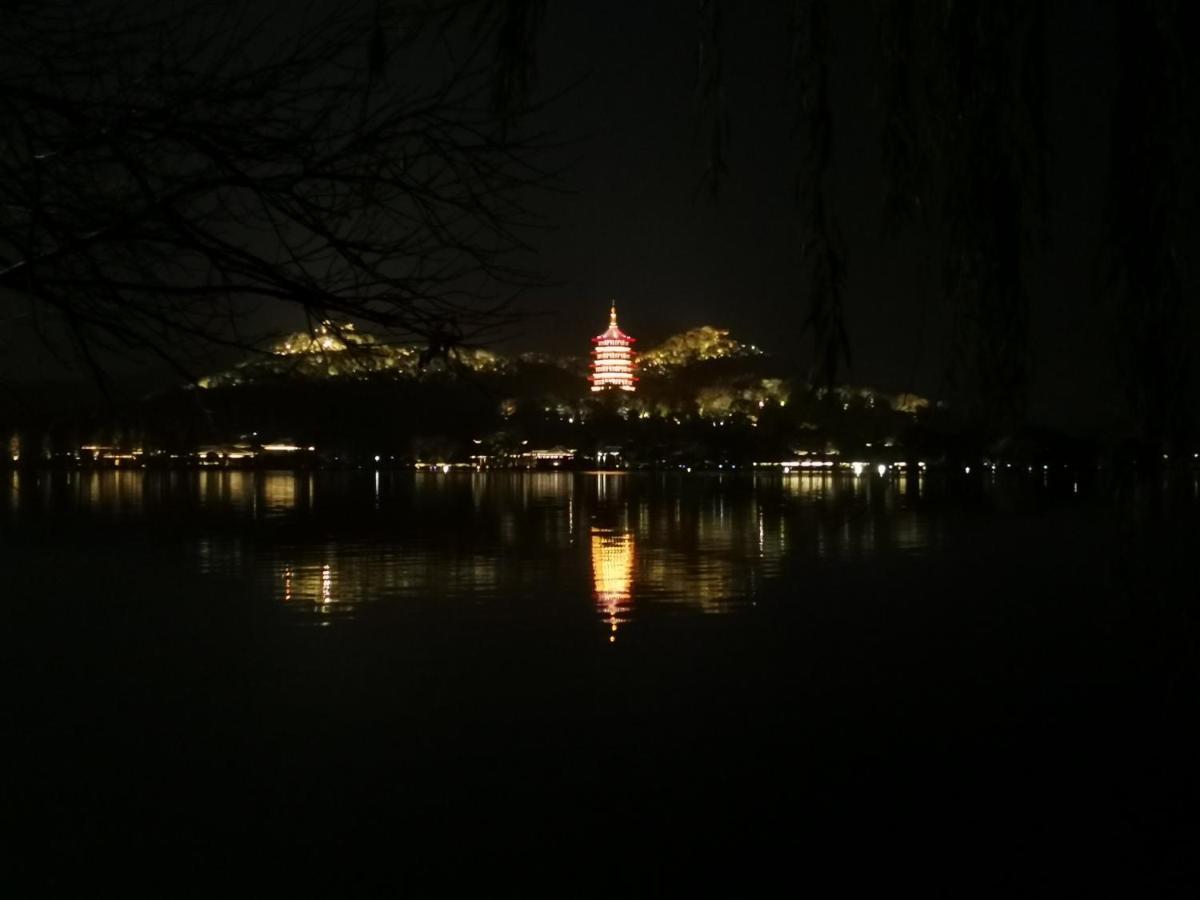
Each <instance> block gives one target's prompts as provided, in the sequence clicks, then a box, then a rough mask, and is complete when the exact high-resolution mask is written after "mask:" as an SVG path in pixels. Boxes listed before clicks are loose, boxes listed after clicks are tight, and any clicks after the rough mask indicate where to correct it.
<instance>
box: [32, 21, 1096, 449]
mask: <svg viewBox="0 0 1200 900" xmlns="http://www.w3.org/2000/svg"><path fill="white" fill-rule="evenodd" d="M830 5H831V7H832V10H833V21H832V80H831V99H832V105H833V111H834V143H833V156H832V171H831V173H830V194H831V198H832V205H833V209H834V211H835V213H836V215H837V216H838V218H839V219H840V222H841V227H842V231H843V233H844V236H845V242H846V249H847V284H846V297H845V306H846V310H847V316H848V326H849V333H850V341H851V347H852V351H853V356H854V365H853V368H852V369H851V370H850V371H849V372H848V373H847V375H846V376H845V377H846V380H847V381H849V382H851V383H856V384H870V385H875V386H878V387H880V388H882V389H886V390H893V391H898V390H916V391H918V392H920V393H923V394H927V395H930V396H935V397H936V396H938V395H939V393H941V392H942V391H943V387H944V386H943V382H942V373H943V372H944V359H943V351H944V348H945V346H946V335H945V320H946V316H945V310H944V306H943V305H942V303H941V301H940V299H939V295H940V280H939V273H940V269H939V259H938V255H937V246H936V244H934V243H933V242H932V241H931V240H930V239H929V238H927V237H924V238H923V237H921V236H919V235H918V234H916V233H909V234H906V235H903V236H901V237H899V238H888V239H885V238H884V237H883V236H882V233H881V215H880V211H881V207H882V198H883V191H884V179H883V174H882V167H881V163H880V151H879V146H880V145H879V133H880V124H881V113H880V105H879V102H878V97H877V85H878V74H879V73H878V71H877V70H876V68H875V65H876V62H875V60H876V55H875V28H876V18H875V15H874V12H873V10H872V7H873V4H872V3H871V2H870V0H854V2H848V0H838V2H835V3H831V4H830ZM549 7H550V8H549V11H548V14H547V18H546V21H545V23H544V27H543V29H542V32H541V34H540V38H539V42H538V47H537V49H538V60H539V81H538V89H539V90H540V91H541V92H542V93H544V94H552V93H556V92H558V91H560V90H562V89H563V88H565V87H566V86H568V85H571V84H572V83H575V82H577V81H579V82H580V83H579V84H578V86H576V87H575V88H574V89H573V90H571V91H570V92H568V93H567V94H566V95H565V96H564V97H562V98H561V99H559V100H558V101H557V102H555V103H554V104H553V105H552V106H551V107H550V109H549V110H547V111H545V112H543V113H540V114H539V116H538V118H537V119H536V120H535V122H534V123H533V124H534V125H536V126H537V127H540V128H546V129H549V130H550V131H551V132H553V133H554V134H555V135H556V137H557V138H559V139H561V140H563V141H565V142H567V146H566V148H565V149H563V150H561V151H556V152H555V153H553V154H551V156H550V157H549V158H548V159H547V160H546V162H547V163H548V164H550V165H552V166H562V167H564V171H563V174H562V176H561V179H560V183H561V186H562V187H563V188H564V189H565V191H564V193H562V194H555V195H539V196H538V198H537V199H536V201H535V202H536V206H537V208H538V209H539V211H540V212H541V213H542V214H543V215H544V216H545V219H546V222H547V224H548V226H549V228H548V230H547V231H544V232H539V233H537V234H535V235H533V236H532V237H533V240H534V241H535V243H536V245H537V247H538V258H537V261H536V264H537V266H538V267H539V268H540V269H541V270H542V271H543V272H544V273H545V274H546V276H548V277H549V278H550V279H551V280H552V281H553V282H554V286H553V287H550V288H545V289H540V290H538V291H537V292H535V293H533V294H532V295H531V296H530V297H529V298H528V302H527V304H526V306H527V308H528V309H531V310H534V309H536V310H541V311H543V313H544V314H543V315H540V316H537V317H534V318H533V319H531V320H530V321H529V322H528V323H527V324H526V325H525V326H523V327H521V328H520V329H518V333H516V334H514V335H513V336H512V338H511V339H509V340H507V341H506V342H504V345H503V346H507V347H510V348H515V349H545V350H550V351H554V352H569V353H580V354H582V353H584V352H586V350H587V349H588V346H589V344H588V339H589V337H590V336H591V335H592V334H595V333H597V332H598V331H600V330H601V329H602V327H603V325H604V324H605V316H606V311H607V304H608V301H609V299H610V298H615V299H616V301H617V303H618V306H619V308H620V311H621V321H622V325H623V326H624V327H625V328H626V330H627V331H629V332H630V333H632V334H633V335H635V336H637V337H638V338H639V339H640V340H641V342H642V343H641V346H643V347H645V346H647V345H651V344H653V343H655V342H656V341H658V340H661V339H662V338H664V337H666V336H668V335H670V334H672V333H675V332H678V331H681V330H684V329H686V328H689V327H693V326H696V325H700V324H712V325H718V326H723V327H727V328H729V329H731V330H732V332H733V333H734V335H735V336H736V337H738V338H740V339H742V340H744V341H747V342H752V343H757V344H759V345H762V346H764V347H766V348H768V349H770V350H771V351H773V352H775V353H777V354H780V355H782V356H783V357H784V358H785V359H788V360H795V362H796V366H797V370H799V371H804V370H806V369H807V364H808V354H807V344H806V343H805V341H804V338H802V336H801V333H800V332H801V323H802V321H803V320H804V316H805V314H806V311H807V303H808V300H807V297H806V295H805V284H804V279H803V277H802V273H801V270H800V267H799V263H798V258H797V257H798V252H797V245H798V241H797V234H796V222H795V212H794V206H793V196H792V194H793V191H792V188H793V184H794V179H795V175H796V163H797V159H798V158H799V154H800V144H799V142H798V141H797V139H796V135H795V134H794V131H793V125H792V123H793V119H794V114H795V108H794V103H793V101H792V97H791V94H790V91H789V87H788V80H787V74H786V73H787V56H788V45H789V36H788V31H787V29H788V24H789V13H790V10H791V4H790V3H727V4H725V6H724V10H725V13H724V31H723V39H724V69H725V89H726V105H727V110H728V115H729V120H730V126H731V146H730V160H729V162H730V172H729V175H728V177H727V178H726V179H725V181H724V183H723V186H722V191H721V194H720V196H719V198H718V199H717V200H715V201H714V200H713V199H711V198H710V197H709V196H708V195H706V194H705V193H703V192H702V191H700V190H699V185H700V181H701V177H702V173H703V169H704V163H705V158H704V154H703V152H702V146H703V140H702V137H701V134H700V132H699V130H698V126H697V116H696V108H695V99H694V97H695V73H696V62H697V58H696V55H697V34H698V23H697V14H696V3H695V0H662V2H655V3H565V2H558V3H553V2H552V3H550V4H549ZM1113 21H1114V15H1113V10H1112V7H1111V4H1109V3H1104V2H1083V0H1075V2H1057V3H1054V4H1053V5H1052V6H1051V10H1050V18H1049V51H1050V52H1049V62H1050V70H1049V72H1048V81H1049V84H1050V94H1049V97H1048V121H1049V143H1050V179H1049V187H1050V192H1051V194H1050V206H1049V223H1048V225H1049V227H1048V230H1047V235H1046V240H1045V242H1044V243H1043V244H1042V246H1041V247H1040V248H1039V250H1038V256H1037V259H1036V261H1035V263H1034V265H1033V266H1032V267H1031V268H1030V270H1029V272H1028V273H1027V278H1026V282H1027V285H1028V287H1029V291H1030V294H1031V298H1032V317H1031V331H1032V351H1033V362H1032V366H1033V371H1032V377H1033V381H1032V391H1031V393H1032V403H1031V407H1032V408H1031V413H1032V416H1033V418H1034V419H1035V420H1042V421H1053V422H1055V423H1058V424H1064V425H1068V426H1070V425H1080V426H1086V425H1088V424H1089V423H1095V422H1099V421H1102V420H1103V419H1104V418H1106V417H1107V416H1108V414H1109V413H1110V412H1111V409H1112V400H1111V397H1112V396H1113V394H1114V390H1115V389H1114V387H1113V385H1112V384H1111V383H1110V382H1109V380H1108V379H1109V378H1110V377H1111V374H1110V373H1111V372H1112V366H1111V364H1110V362H1109V360H1110V359H1111V353H1110V344H1109V343H1108V342H1109V341H1110V339H1111V334H1110V332H1109V331H1108V326H1107V325H1106V324H1105V322H1106V319H1105V317H1103V316H1100V315H1097V309H1096V301H1095V300H1094V296H1095V291H1094V277H1093V276H1094V272H1095V268H1096V262H1097V254H1098V251H1099V237H1100V224H1101V219H1102V212H1103V208H1104V200H1105V194H1106V190H1107V179H1108V147H1109V134H1108V122H1109V107H1110V104H1111V99H1112V95H1113V82H1114V71H1113V70H1114V66H1113V59H1114V52H1113V40H1114V34H1113V29H1114V26H1113ZM10 359H11V357H10ZM17 362H21V361H19V360H17ZM23 366H24V363H23V362H21V367H23ZM36 368H37V366H34V365H33V364H32V363H31V364H30V371H33V370H34V369H36Z"/></svg>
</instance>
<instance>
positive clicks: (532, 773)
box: [0, 471, 1200, 896]
mask: <svg viewBox="0 0 1200 900" xmlns="http://www.w3.org/2000/svg"><path fill="white" fill-rule="evenodd" d="M1063 478H1065V479H1066V481H1065V482H1063V483H1062V484H1057V485H1056V484H1051V483H1047V484H1046V485H1042V484H1041V483H1040V482H1039V483H1036V484H1025V483H1023V482H1021V483H1014V484H1011V485H999V486H997V485H994V484H989V483H986V482H978V481H976V482H969V483H959V484H957V485H950V484H947V483H945V482H939V481H938V480H936V479H933V478H931V479H930V480H929V482H928V483H924V482H922V484H920V485H919V486H918V485H907V484H905V483H904V481H903V479H896V480H892V479H878V478H868V477H865V476H864V477H863V478H859V479H855V478H851V477H844V478H842V477H830V476H800V475H792V476H779V475H771V476H750V475H737V476H733V475H726V476H718V475H704V476H701V475H691V476H682V475H680V476H676V475H657V474H655V475H644V474H620V473H615V474H571V473H526V474H508V473H486V474H460V473H450V474H445V475H443V474H433V473H419V474H414V473H411V472H380V473H371V472H358V473H315V474H312V473H290V472H260V473H250V472H246V473H240V472H218V471H200V472H176V473H142V472H105V473H86V472H85V473H70V474H67V473H40V474H39V473H33V472H24V473H20V474H16V473H5V474H3V475H0V479H3V480H2V481H0V488H3V490H0V498H2V499H0V565H2V571H3V572H4V583H3V597H4V616H5V619H6V622H7V627H6V631H7V640H6V642H5V644H6V656H7V658H8V659H9V660H10V661H11V662H13V663H15V665H14V666H13V668H12V674H11V675H10V678H9V681H8V687H9V690H8V694H9V703H8V705H9V707H10V714H9V715H8V717H7V718H8V720H9V723H10V726H11V727H10V728H9V729H8V731H9V735H8V737H7V738H6V743H7V744H8V747H9V750H10V751H11V755H10V756H9V758H10V760H12V763H11V764H10V767H9V774H10V778H9V781H8V785H9V786H8V792H9V793H10V797H9V800H8V802H7V803H6V808H7V809H8V811H9V813H10V816H11V819H12V821H11V823H10V824H12V825H15V826H16V827H17V830H18V831H19V832H20V834H21V836H22V837H21V838H20V839H19V840H17V841H15V842H10V843H9V845H8V847H7V850H6V855H7V856H9V858H10V863H9V864H8V865H7V866H6V871H7V872H8V873H9V876H10V877H11V882H10V883H12V884H14V885H15V884H18V883H34V884H40V885H41V887H42V888H46V889H50V891H51V892H53V888H54V887H55V886H56V885H58V884H59V883H60V880H62V879H64V878H67V877H70V876H73V875H77V874H78V873H80V872H86V873H97V875H96V877H97V878H99V877H100V876H99V874H98V873H101V872H103V873H105V875H104V876H103V877H104V878H106V879H107V878H109V877H113V876H116V877H119V878H120V879H121V882H120V883H121V884H123V885H125V886H126V887H127V889H128V890H131V891H133V892H141V891H144V890H147V889H148V888H147V885H148V884H157V885H158V886H159V888H161V891H159V890H155V891H154V892H156V893H162V894H163V895H167V896H169V895H172V894H179V893H190V892H192V889H193V888H195V886H196V885H197V884H199V883H200V882H201V881H205V882H207V881H209V880H211V879H213V878H216V880H217V881H218V882H219V881H221V880H222V879H224V878H232V874H231V873H232V872H234V871H235V870H237V871H241V867H242V866H243V865H245V864H247V863H250V864H252V865H253V867H254V868H255V869H256V870H257V871H258V873H259V874H260V876H261V875H262V873H263V872H267V873H273V874H268V876H267V877H268V878H269V879H271V880H272V881H274V880H275V879H276V878H277V877H284V875H286V877H287V878H289V879H295V878H297V877H299V878H302V879H303V878H308V877H310V875H309V874H308V873H310V872H311V878H312V879H313V880H312V882H311V885H310V886H312V887H314V888H318V887H319V889H320V890H322V891H324V892H331V893H334V894H343V893H350V892H353V891H354V890H356V889H361V890H363V891H365V890H366V886H367V885H370V884H377V883H378V882H379V881H380V880H382V881H385V882H388V883H390V884H392V885H393V886H396V887H399V888H403V887H404V886H405V885H408V886H409V887H414V886H416V885H418V884H419V885H428V884H430V883H431V882H432V883H434V884H437V885H441V890H439V891H436V893H448V892H451V891H452V890H453V888H454V887H455V886H459V885H461V884H462V883H463V881H464V880H467V879H472V878H478V877H486V878H490V879H492V880H493V888H494V889H495V890H494V891H493V892H501V887H502V886H504V890H503V892H507V891H508V889H511V888H513V887H514V886H518V885H520V884H524V883H533V882H536V881H538V880H541V879H543V878H545V877H546V876H547V875H548V874H549V873H556V875H555V877H560V876H562V874H563V873H567V874H566V876H565V877H567V878H569V880H567V881H561V882H558V884H559V887H560V889H561V892H562V893H567V894H574V893H615V892H616V891H617V890H628V889H631V888H632V889H635V890H636V891H638V892H652V893H666V892H672V890H673V889H679V888H680V887H681V886H682V885H683V884H684V883H694V882H709V884H710V885H716V884H721V885H723V886H724V885H732V886H733V887H735V888H736V891H735V892H736V893H759V892H765V890H766V889H767V886H768V885H769V884H772V882H773V880H774V879H776V878H779V877H784V878H788V879H791V881H790V888H789V890H800V889H804V888H811V889H816V888H817V886H818V885H820V884H823V883H825V879H827V878H834V879H836V882H835V883H836V884H837V885H839V893H845V892H849V891H850V890H851V889H852V888H854V887H855V886H857V885H859V884H862V883H865V882H870V883H872V884H876V885H878V884H881V883H883V884H888V885H891V886H892V887H894V888H895V889H896V890H901V889H905V890H907V889H918V888H919V889H920V890H922V891H923V892H926V893H932V894H934V895H955V896H959V895H974V894H979V893H985V892H993V891H994V892H999V893H1006V894H1019V895H1030V894H1038V893H1044V892H1054V893H1059V894H1061V893H1063V892H1065V893H1067V894H1074V893H1075V892H1077V891H1083V890H1084V889H1085V888H1088V887H1091V886H1097V885H1103V886H1110V887H1111V886H1113V885H1117V884H1120V885H1122V886H1123V887H1124V888H1125V889H1130V890H1138V891H1141V892H1142V893H1149V894H1151V895H1155V896H1159V895H1180V896H1184V895H1192V889H1193V887H1194V884H1195V883H1194V882H1193V881H1192V878H1193V875H1194V871H1193V868H1192V862H1193V859H1194V856H1195V853H1196V839H1197V837H1200V834H1198V833H1197V828H1196V823H1197V816H1196V810H1195V801H1196V799H1197V796H1198V793H1197V790H1196V789H1197V779H1198V776H1197V768H1198V765H1200V763H1198V762H1197V750H1200V746H1198V742H1197V741H1196V740H1195V738H1194V737H1193V735H1192V730H1193V728H1194V726H1195V725H1196V722H1195V714H1196V712H1197V702H1196V698H1197V686H1198V684H1200V682H1198V680H1197V678H1196V666H1195V661H1196V656H1195V654H1196V639H1197V633H1198V632H1197V627H1196V597H1197V594H1198V593H1200V592H1198V591H1197V589H1196V583H1197V580H1196V574H1195V573H1196V563H1195V560H1196V552H1197V550H1200V539H1198V532H1197V528H1196V525H1197V522H1198V521H1200V518H1198V516H1197V510H1196V503H1195V492H1194V485H1191V484H1190V483H1189V484H1187V485H1184V486H1183V487H1182V488H1175V489H1173V490H1172V491H1171V492H1169V493H1168V494H1167V495H1165V496H1160V495H1159V494H1157V493H1155V494H1154V497H1153V498H1151V499H1152V500H1155V499H1156V500H1157V502H1156V503H1155V502H1136V503H1135V502H1133V501H1129V502H1127V503H1124V504H1123V505H1122V504H1116V505H1114V504H1113V503H1112V502H1111V501H1101V500H1097V499H1087V498H1086V496H1085V497H1083V498H1082V499H1081V497H1080V495H1079V494H1078V493H1077V488H1076V487H1075V485H1073V484H1071V483H1070V476H1063ZM1058 480H1059V481H1061V480H1062V479H1058ZM163 869H167V870H169V871H170V872H172V873H173V874H172V875H171V880H169V881H167V882H161V881H154V880H153V879H151V878H150V876H149V874H148V873H150V872H158V871H161V870H163ZM318 873H319V874H318ZM331 873H332V874H331ZM28 879H33V881H32V882H29V881H28ZM101 883H107V882H101ZM785 884H787V883H786V882H785ZM31 892H32V893H43V891H39V890H34V891H31Z"/></svg>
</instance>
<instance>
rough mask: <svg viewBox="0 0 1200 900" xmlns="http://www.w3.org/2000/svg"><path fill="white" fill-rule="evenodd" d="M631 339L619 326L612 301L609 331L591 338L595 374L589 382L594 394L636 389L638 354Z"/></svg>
mask: <svg viewBox="0 0 1200 900" xmlns="http://www.w3.org/2000/svg"><path fill="white" fill-rule="evenodd" d="M635 340H637V338H632V337H630V336H629V335H627V334H625V332H623V331H621V329H620V328H618V327H617V304H616V301H614V302H613V305H612V308H611V309H610V310H609V313H608V330H606V331H605V332H604V334H598V335H596V336H595V337H594V338H592V374H591V375H589V376H588V381H590V382H591V383H592V390H593V391H604V390H609V389H614V390H621V391H631V392H632V391H635V390H637V376H636V375H634V374H633V373H634V366H635V363H636V354H635V353H634V350H633V342H634V341H635Z"/></svg>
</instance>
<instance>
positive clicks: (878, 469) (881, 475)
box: [875, 463, 887, 478]
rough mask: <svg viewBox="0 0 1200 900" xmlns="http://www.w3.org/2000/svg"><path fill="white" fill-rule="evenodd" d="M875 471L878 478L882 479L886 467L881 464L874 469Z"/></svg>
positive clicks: (885, 472)
mask: <svg viewBox="0 0 1200 900" xmlns="http://www.w3.org/2000/svg"><path fill="white" fill-rule="evenodd" d="M875 471H876V472H878V473H879V477H880V478H882V477H883V476H884V475H886V474H887V466H885V465H884V464H883V463H880V464H879V465H877V466H876V467H875Z"/></svg>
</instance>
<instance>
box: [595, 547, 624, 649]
mask: <svg viewBox="0 0 1200 900" xmlns="http://www.w3.org/2000/svg"><path fill="white" fill-rule="evenodd" d="M633 561H634V551H633V534H632V532H630V531H628V530H625V529H620V530H618V529H610V528H597V527H595V526H593V527H592V588H593V590H594V591H595V594H596V605H597V606H598V607H599V608H600V614H601V615H602V616H604V618H605V620H606V621H607V622H608V625H609V636H608V640H609V641H610V642H615V641H616V639H617V626H618V625H620V624H621V623H622V622H625V621H627V619H628V616H629V609H630V605H631V603H632V601H633Z"/></svg>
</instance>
